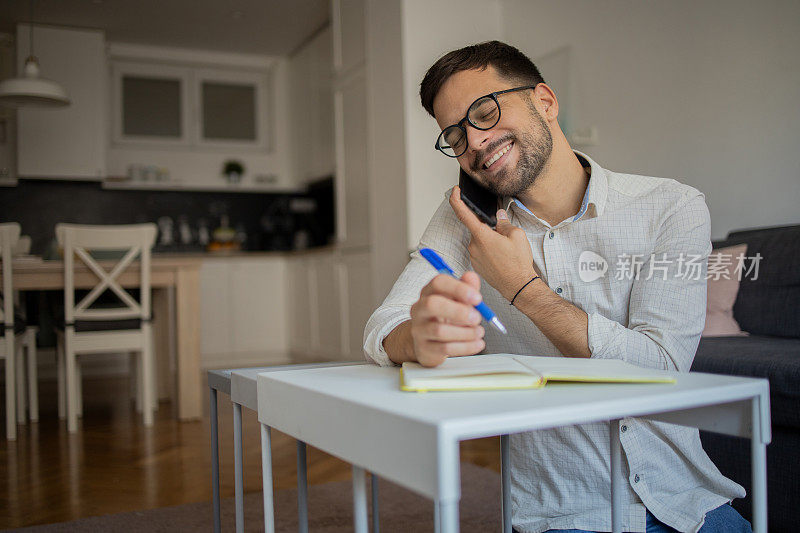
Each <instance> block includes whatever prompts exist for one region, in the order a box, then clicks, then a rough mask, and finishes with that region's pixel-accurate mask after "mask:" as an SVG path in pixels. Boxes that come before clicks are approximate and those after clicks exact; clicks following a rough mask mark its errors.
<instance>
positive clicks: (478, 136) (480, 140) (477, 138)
mask: <svg viewBox="0 0 800 533" xmlns="http://www.w3.org/2000/svg"><path fill="white" fill-rule="evenodd" d="M491 136H492V134H491V130H479V129H478V128H473V127H472V126H470V125H468V126H467V143H468V146H469V149H470V150H471V151H473V152H477V151H478V150H482V149H483V148H485V147H486V145H487V144H488V143H489V138H490V137H491Z"/></svg>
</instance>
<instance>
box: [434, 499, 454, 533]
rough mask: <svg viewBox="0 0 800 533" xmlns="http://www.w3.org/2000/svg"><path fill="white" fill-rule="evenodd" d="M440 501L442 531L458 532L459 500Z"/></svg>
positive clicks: (443, 532) (448, 532) (447, 532)
mask: <svg viewBox="0 0 800 533" xmlns="http://www.w3.org/2000/svg"><path fill="white" fill-rule="evenodd" d="M438 503H439V519H440V521H441V523H442V529H441V531H442V533H458V500H453V501H439V502H438Z"/></svg>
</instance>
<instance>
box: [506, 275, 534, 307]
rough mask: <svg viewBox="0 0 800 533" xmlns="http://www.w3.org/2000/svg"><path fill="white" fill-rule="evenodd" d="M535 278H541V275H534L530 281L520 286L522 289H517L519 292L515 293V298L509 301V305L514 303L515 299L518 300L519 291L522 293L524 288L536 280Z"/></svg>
mask: <svg viewBox="0 0 800 533" xmlns="http://www.w3.org/2000/svg"><path fill="white" fill-rule="evenodd" d="M535 279H539V276H533V277H532V278H531V279H530V281H529V282H528V283H526V284H525V285H523V286H522V287H520V289H519V290H518V291H517V294H515V295H514V297H513V298H511V301H510V302H508V305H514V300H516V299H517V296H519V293H521V292H522V289H524V288H525V287H527V286H528V285H530V284H531V283H533V280H535Z"/></svg>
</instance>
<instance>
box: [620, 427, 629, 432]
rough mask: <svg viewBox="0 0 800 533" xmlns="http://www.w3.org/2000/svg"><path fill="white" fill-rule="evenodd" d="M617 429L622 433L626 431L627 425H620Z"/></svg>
mask: <svg viewBox="0 0 800 533" xmlns="http://www.w3.org/2000/svg"><path fill="white" fill-rule="evenodd" d="M619 429H620V431H622V432H623V433H625V432H626V431H628V426H622V427H621V428H619Z"/></svg>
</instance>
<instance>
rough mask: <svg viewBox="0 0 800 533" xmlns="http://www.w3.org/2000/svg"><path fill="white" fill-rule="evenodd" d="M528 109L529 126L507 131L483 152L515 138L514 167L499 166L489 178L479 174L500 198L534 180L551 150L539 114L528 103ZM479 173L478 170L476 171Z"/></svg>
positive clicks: (522, 189) (515, 193) (518, 192)
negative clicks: (515, 161) (529, 116)
mask: <svg viewBox="0 0 800 533" xmlns="http://www.w3.org/2000/svg"><path fill="white" fill-rule="evenodd" d="M528 109H529V110H530V111H531V121H532V126H533V127H532V128H531V130H530V131H522V132H519V133H517V134H513V133H509V134H508V135H506V136H504V137H503V138H501V139H498V140H497V141H496V142H495V143H493V144H494V146H492V147H491V148H489V149H487V150H486V151H485V152H484V153H486V152H491V151H493V150H495V149H496V148H497V147H500V146H502V145H503V144H505V143H507V142H508V141H514V144H515V145H516V147H517V150H518V153H519V160H518V161H517V166H516V168H511V169H509V168H502V169H500V170H499V171H498V172H497V174H495V175H494V176H491V177H486V176H481V177H482V178H483V179H481V180H480V181H481V182H483V184H484V185H485V186H486V188H487V189H489V190H490V191H492V192H493V193H495V194H496V195H498V196H500V197H518V196H520V195H521V194H522V193H523V192H525V191H526V190H527V189H528V188H530V187H531V186H532V185H533V183H534V182H535V181H536V178H538V177H539V176H540V175H541V173H542V171H543V170H544V168H545V167H546V166H547V163H548V162H549V161H550V155H551V154H552V153H553V136H552V134H551V133H550V129H549V128H548V127H547V124H546V123H545V121H544V119H543V118H542V115H540V114H539V112H538V111H537V110H536V108H535V107H534V106H533V103H532V102H531V103H530V104H529V105H528ZM473 168H474V167H473ZM478 172H479V173H480V170H478Z"/></svg>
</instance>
